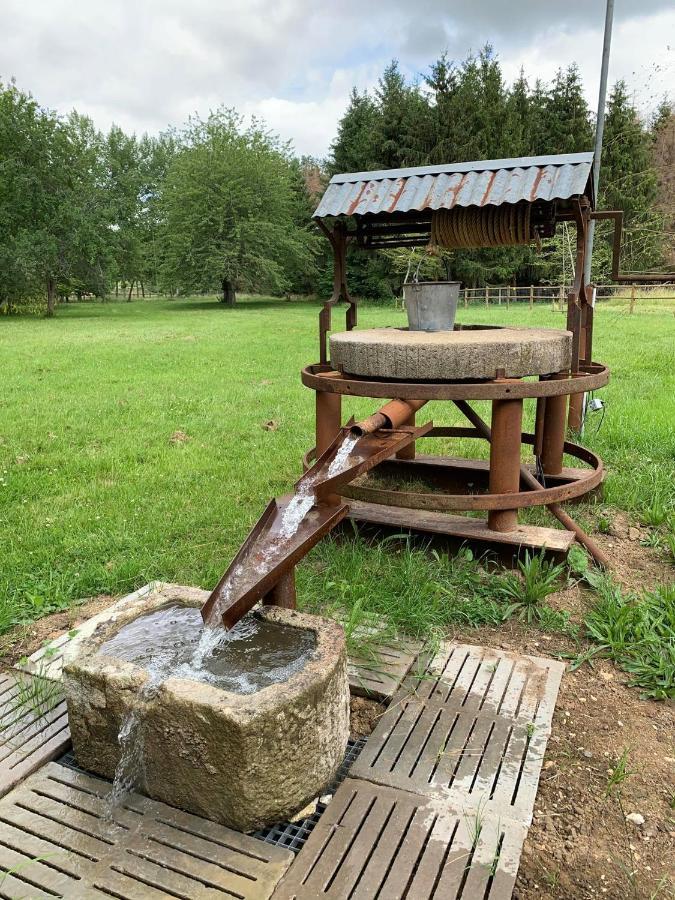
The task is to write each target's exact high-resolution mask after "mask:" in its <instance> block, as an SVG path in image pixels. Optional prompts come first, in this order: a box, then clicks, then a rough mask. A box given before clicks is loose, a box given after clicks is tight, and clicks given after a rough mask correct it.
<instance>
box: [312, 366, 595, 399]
mask: <svg viewBox="0 0 675 900" xmlns="http://www.w3.org/2000/svg"><path fill="white" fill-rule="evenodd" d="M330 371H332V370H331V368H330V366H322V365H321V364H316V365H312V366H306V367H305V368H304V369H303V370H302V372H301V378H302V383H303V384H304V385H305V387H308V388H311V389H312V390H314V391H319V392H321V391H326V392H328V393H331V394H345V395H349V396H352V397H375V398H380V397H384V398H391V397H398V398H400V399H401V400H512V399H516V400H519V399H527V398H531V397H559V396H562V395H566V394H581V393H583V392H586V391H595V390H597V389H598V388H601V387H604V386H605V385H606V384H607V382H608V381H609V369H608V368H607V366H603V365H601V364H599V363H591V364H590V365H583V366H581V368H580V371H579V373H578V374H576V375H574V376H572V377H570V378H550V379H544V380H542V381H515V380H514V381H508V382H507V381H471V382H467V381H447V382H442V381H439V382H424V381H416V382H406V381H367V380H365V379H362V378H356V377H353V376H351V377H348V376H344V375H343V376H339V375H333V376H331V377H326V375H325V374H324V375H321V374H319V373H320V372H324V373H327V372H330Z"/></svg>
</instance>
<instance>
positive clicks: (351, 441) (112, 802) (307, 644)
mask: <svg viewBox="0 0 675 900" xmlns="http://www.w3.org/2000/svg"><path fill="white" fill-rule="evenodd" d="M358 440H359V438H358V436H356V435H352V434H347V435H346V436H345V438H344V440H343V442H342V444H341V445H340V447H339V448H338V450H337V453H336V454H335V456H334V457H333V460H332V461H331V463H330V465H329V467H328V471H327V474H326V477H327V478H333V477H334V476H335V475H338V474H339V473H340V472H341V471H343V470H344V469H345V468H347V466H348V463H349V457H350V456H351V454H352V451H353V449H354V447H355V445H356V443H357V441H358ZM315 482H316V474H315V475H314V476H313V477H312V476H309V477H306V478H305V479H304V480H303V481H302V483H301V485H300V486H299V488H298V490H297V493H296V494H295V496H294V497H293V498H292V499H291V501H290V502H289V503H288V505H287V506H286V508H285V509H284V511H283V513H282V515H281V520H280V522H279V526H278V529H277V530H276V531H275V532H273V533H272V534H271V535H270V536H269V537H270V540H271V543H270V544H269V546H268V547H267V548H266V553H267V554H268V555H269V556H275V555H278V554H279V553H281V552H282V550H283V548H284V546H285V545H286V544H287V543H288V541H289V540H290V539H291V538H292V537H293V536H294V535H295V533H296V532H297V530H298V528H299V526H300V523H301V522H302V521H303V519H304V518H305V516H306V515H307V514H308V513H309V511H310V510H311V508H312V507H313V506H314V502H315V497H314V485H315ZM253 563H254V560H252V559H251V560H249V561H248V564H249V565H252V564H253ZM244 575H245V570H244V566H243V564H239V565H237V566H235V567H234V568H233V570H232V573H231V575H230V578H229V580H228V583H227V586H226V588H225V590H224V593H223V595H222V596H221V598H220V599H221V604H220V605H221V606H222V605H225V606H226V605H227V603H228V602H229V599H230V597H231V596H232V594H233V592H234V591H235V590H236V588H237V587H238V586H239V585H240V583H241V581H242V577H243V576H244ZM214 612H215V613H216V614H215V615H213V616H212V620H214V621H219V616H218V615H217V611H215V610H214ZM314 640H315V636H314V633H313V632H311V631H304V630H302V629H298V628H288V627H286V626H283V625H279V624H276V623H273V622H265V621H264V620H261V619H259V618H257V617H256V616H255V615H253V614H249V615H247V616H244V618H243V619H241V620H240V621H239V622H238V623H237V624H236V625H235V626H234V627H233V628H231V629H229V630H226V629H225V628H223V627H222V626H220V625H216V626H211V625H208V624H207V625H204V623H203V621H202V617H201V612H200V611H199V610H198V609H194V608H192V607H182V606H172V607H167V608H164V609H161V610H157V611H156V612H152V613H148V614H146V615H144V616H140V617H139V618H138V619H135V620H134V621H133V622H130V623H129V624H127V625H125V626H124V627H123V628H121V629H120V631H119V632H118V633H117V634H116V635H115V636H114V637H112V638H111V639H110V640H109V641H106V642H105V643H104V644H103V645H102V646H101V648H100V651H99V652H100V653H103V654H106V655H109V656H114V657H116V658H117V659H123V660H126V661H128V662H133V663H136V664H137V665H141V666H143V667H144V668H145V669H146V671H147V672H148V675H149V677H148V680H147V681H146V683H145V685H144V686H143V688H142V690H141V691H140V692H139V695H138V698H137V701H136V703H135V705H134V708H133V709H132V710H131V711H130V712H129V713H128V714H127V716H126V718H125V719H124V721H123V722H122V726H121V728H120V731H119V735H118V741H119V744H120V747H121V749H122V755H121V758H120V761H119V763H118V765H117V768H116V770H115V778H114V782H113V786H112V789H111V791H110V794H109V795H108V798H107V816H108V819H109V820H110V821H112V819H113V816H114V811H115V809H116V808H117V807H119V806H120V804H121V803H122V802H123V800H124V798H125V797H126V796H127V794H129V793H130V792H131V791H133V790H135V789H136V788H139V787H142V786H143V784H144V782H145V771H144V728H143V710H144V708H145V706H146V705H147V703H148V701H151V700H153V699H154V698H155V697H156V696H157V695H158V694H159V692H160V690H161V688H162V685H163V683H164V682H165V681H166V679H167V678H170V677H174V678H187V679H190V680H193V681H201V682H206V683H208V684H211V685H214V686H216V687H220V688H223V689H224V690H227V691H232V692H234V693H238V694H251V693H255V692H256V691H259V690H261V689H262V688H264V687H267V686H268V685H270V684H275V683H279V682H282V681H285V680H287V679H288V678H289V677H290V676H291V675H292V674H293V673H294V672H297V671H300V670H301V669H302V668H303V666H304V665H305V663H306V662H307V660H308V659H309V658H310V656H311V653H312V651H313V649H314Z"/></svg>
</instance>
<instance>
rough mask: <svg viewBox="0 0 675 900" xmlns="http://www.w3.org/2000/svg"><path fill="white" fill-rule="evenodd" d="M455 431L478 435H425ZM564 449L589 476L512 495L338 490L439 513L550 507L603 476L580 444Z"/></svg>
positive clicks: (525, 439)
mask: <svg viewBox="0 0 675 900" xmlns="http://www.w3.org/2000/svg"><path fill="white" fill-rule="evenodd" d="M456 432H462V434H461V436H462V437H474V436H475V437H478V436H479V435H478V434H477V433H476V434H475V435H467V434H466V433H465V432H466V429H461V428H457V429H455V428H446V427H442V428H432V429H431V431H429V432H428V434H426V435H424V437H438V436H441V435H443V436H448V437H452V436H457V435H456ZM521 440H522V443H524V444H532V445H533V444H534V440H535V438H534V435H533V434H530V433H523V434H522V436H521ZM563 449H564V452H565V453H567V454H568V455H570V456H574V457H575V458H576V459H579V460H581V461H582V462H585V463H588V464H589V465H590V466H591V467H592V468H591V469H589V472H588V475H587V476H586V477H584V478H579V479H577V480H575V481H572V482H570V483H568V484H562V485H558V486H557V487H553V488H544V489H542V490H541V491H535V490H530V491H519V492H518V493H513V494H443V493H438V492H433V493H424V494H420V493H413V492H410V491H389V490H383V489H380V488H368V487H362V486H359V487H358V488H357V489H356V490H354V489H350V487H349V486H346V487H345V488H343V489H342V491H341V493H342V495H343V496H345V497H351V498H352V499H354V500H364V501H367V502H369V503H377V504H379V505H381V506H400V507H407V508H411V509H426V510H435V511H438V512H448V511H450V510H464V511H474V510H493V509H525V508H526V507H532V506H549V505H550V504H551V503H564V502H565V501H567V500H574V499H575V498H577V497H581V496H583V495H584V494H587V493H589V491H592V490H593V489H594V488H596V487H597V486H598V485H599V484H601V483H602V480H603V478H604V475H605V469H604V465H603V463H602V460H601V459H600V457H599V456H598V455H597V454H596V453H593V451H592V450H588V449H587V448H586V447H582V446H581V445H580V444H574V443H572V442H571V441H565V443H564V447H563ZM314 455H315V448H312V449H311V450H309V451H308V452H307V453H306V454H305V456H304V457H303V466H304V468H305V470H306V469H307V468H309V466H310V465H311V460H312V459H313V458H314ZM414 465H415V461H414V460H410V461H409V462H408V466H413V467H414Z"/></svg>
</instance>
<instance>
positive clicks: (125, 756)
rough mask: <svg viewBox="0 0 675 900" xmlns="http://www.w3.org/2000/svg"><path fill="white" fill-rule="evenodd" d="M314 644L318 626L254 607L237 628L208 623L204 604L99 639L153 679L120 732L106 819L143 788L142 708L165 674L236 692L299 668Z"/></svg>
mask: <svg viewBox="0 0 675 900" xmlns="http://www.w3.org/2000/svg"><path fill="white" fill-rule="evenodd" d="M315 646H316V636H315V634H314V632H313V631H308V630H306V629H300V628H291V627H288V626H285V625H280V624H277V623H276V622H266V621H265V620H263V619H260V618H258V617H257V616H255V615H254V614H249V615H248V616H245V617H244V618H243V619H241V621H239V622H238V623H237V624H236V625H235V626H234V628H231V629H229V630H228V631H226V630H225V629H224V628H205V627H204V624H203V622H202V617H201V612H200V610H199V609H195V608H192V607H183V606H178V605H176V606H169V607H165V608H164V609H160V610H156V611H155V612H151V613H147V614H146V615H144V616H139V618H138V619H135V620H134V621H133V622H130V623H129V624H127V625H125V626H123V627H122V628H121V629H120V630H119V632H118V633H117V634H116V635H114V637H112V638H110V640H108V641H106V642H105V643H104V644H102V645H101V647H100V649H99V653H100V654H105V655H107V656H113V657H115V658H116V659H122V660H125V661H127V662H132V663H135V664H136V665H139V666H142V667H143V668H145V669H146V671H147V672H148V674H149V678H148V680H147V681H146V683H145V685H144V686H143V688H142V689H141V691H140V692H139V695H138V698H137V700H136V702H135V704H134V708H133V709H132V710H131V711H130V712H129V713H128V715H127V716H126V718H125V719H124V721H123V722H122V726H121V728H120V732H119V735H118V741H119V744H120V747H121V749H122V755H121V757H120V761H119V763H118V765H117V768H116V770H115V778H114V782H113V787H112V790H111V791H110V794H109V795H108V798H107V806H108V818H109V820H112V818H113V815H114V810H115V809H116V808H117V807H118V806H119V805H120V803H122V801H123V799H124V798H125V797H126V796H127V794H128V793H129V792H130V791H132V790H134V789H135V788H138V787H142V786H143V784H144V781H145V772H144V766H143V744H144V734H143V709H144V706H145V704H146V703H147V701H149V700H152V699H153V698H154V697H156V696H157V694H158V693H159V691H160V690H161V687H162V684H163V683H164V682H165V681H166V679H167V678H187V679H189V680H192V681H200V682H204V683H207V684H210V685H213V686H215V687H219V688H222V689H224V690H227V691H230V692H232V693H236V694H253V693H255V692H256V691H259V690H262V689H263V688H265V687H268V686H269V685H272V684H278V683H280V682H284V681H287V680H288V679H289V678H290V676H291V675H293V674H294V673H296V672H299V671H301V670H302V669H303V668H304V666H305V665H306V663H307V661H308V660H309V659H310V658H311V656H312V653H313V651H314V648H315Z"/></svg>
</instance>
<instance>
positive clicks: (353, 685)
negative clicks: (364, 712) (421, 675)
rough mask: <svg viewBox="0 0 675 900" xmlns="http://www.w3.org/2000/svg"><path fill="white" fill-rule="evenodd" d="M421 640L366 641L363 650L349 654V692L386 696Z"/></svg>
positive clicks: (398, 682)
mask: <svg viewBox="0 0 675 900" xmlns="http://www.w3.org/2000/svg"><path fill="white" fill-rule="evenodd" d="M421 649H422V642H421V641H414V640H411V639H403V638H392V639H383V640H378V639H377V638H375V640H374V641H373V642H372V643H371V642H368V643H367V650H366V649H364V650H363V651H362V652H359V651H358V650H355V651H352V652H351V653H350V654H349V667H348V672H349V687H350V690H351V692H352V694H356V695H358V696H360V697H369V698H370V699H374V700H389V699H390V698H391V697H393V696H394V694H395V693H396V691H397V690H398V689H399V687H400V686H401V683H402V682H403V679H404V678H405V676H406V675H407V674H408V672H409V671H410V668H411V666H412V664H413V663H414V662H415V659H416V658H417V654H418V653H419V652H420V651H421Z"/></svg>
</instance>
